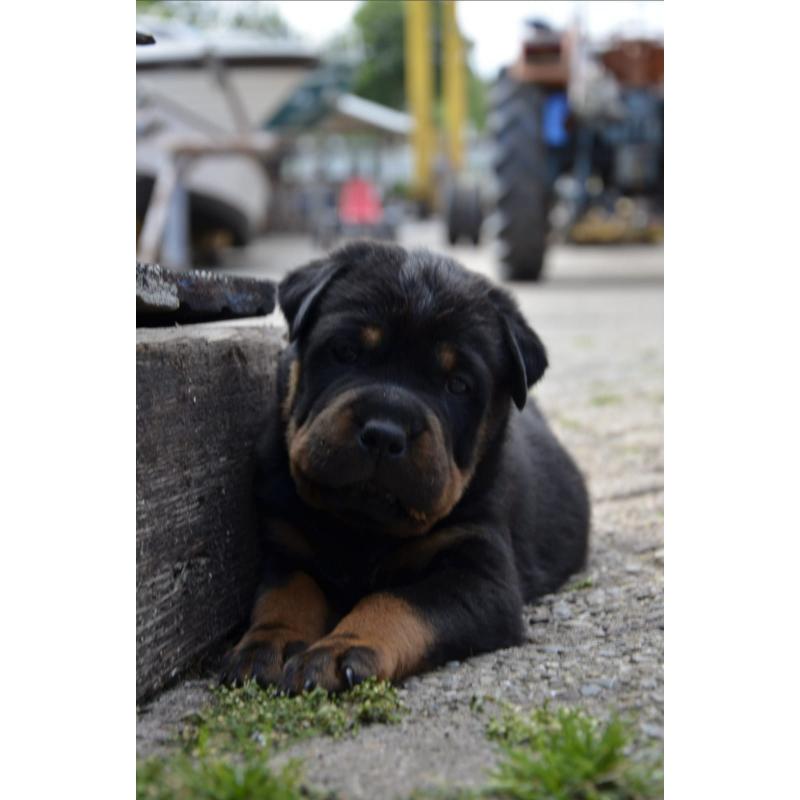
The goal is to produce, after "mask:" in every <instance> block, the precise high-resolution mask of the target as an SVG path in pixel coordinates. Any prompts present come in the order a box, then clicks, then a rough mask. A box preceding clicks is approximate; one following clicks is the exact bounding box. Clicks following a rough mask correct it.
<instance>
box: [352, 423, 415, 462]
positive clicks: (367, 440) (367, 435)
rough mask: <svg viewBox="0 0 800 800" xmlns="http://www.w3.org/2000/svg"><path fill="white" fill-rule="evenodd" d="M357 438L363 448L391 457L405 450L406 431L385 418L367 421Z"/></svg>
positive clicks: (399, 454)
mask: <svg viewBox="0 0 800 800" xmlns="http://www.w3.org/2000/svg"><path fill="white" fill-rule="evenodd" d="M358 440H359V442H361V446H362V447H363V448H364V449H365V450H370V451H372V452H374V453H379V454H381V455H388V456H391V457H392V458H397V457H398V456H402V455H403V453H405V451H406V432H405V431H404V430H403V429H402V428H401V427H400V426H399V425H398V424H397V423H395V422H390V421H389V420H385V419H371V420H370V421H369V422H367V423H366V424H365V425H364V427H363V428H362V429H361V433H360V434H359V436H358Z"/></svg>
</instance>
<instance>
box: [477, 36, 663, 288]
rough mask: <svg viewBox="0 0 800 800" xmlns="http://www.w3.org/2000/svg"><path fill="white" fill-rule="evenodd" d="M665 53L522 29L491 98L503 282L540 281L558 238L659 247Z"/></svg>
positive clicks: (658, 46)
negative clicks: (516, 53)
mask: <svg viewBox="0 0 800 800" xmlns="http://www.w3.org/2000/svg"><path fill="white" fill-rule="evenodd" d="M663 75H664V47H663V43H662V42H660V41H654V40H648V39H615V40H614V41H612V42H611V44H610V45H608V46H606V47H603V48H597V49H594V48H592V47H591V45H590V44H589V43H588V41H586V40H584V39H583V38H582V37H581V36H580V35H579V34H578V33H577V32H576V31H570V32H567V33H561V32H558V31H555V30H553V29H552V28H551V27H550V26H549V25H548V24H547V23H544V22H542V21H539V20H535V21H531V22H529V23H528V24H527V28H526V38H525V42H524V45H523V49H522V53H521V54H520V57H519V58H518V59H517V61H516V62H515V63H514V64H513V65H512V66H511V67H509V68H506V69H503V70H502V72H501V74H500V76H499V78H498V80H497V83H496V84H495V86H494V87H493V90H492V98H491V100H492V114H491V128H492V135H493V139H494V146H495V162H494V168H495V174H496V177H497V184H498V185H497V192H498V195H497V213H498V218H499V220H498V221H499V230H498V236H499V238H500V241H501V243H502V247H503V251H502V260H503V267H504V271H505V277H506V278H508V279H511V280H530V281H536V280H539V279H540V278H541V276H542V268H543V265H544V257H545V252H546V249H547V243H548V240H549V239H550V234H551V231H553V230H554V229H555V230H557V231H560V232H561V233H562V234H563V235H565V236H567V237H568V238H570V239H571V240H573V241H576V242H622V241H653V240H654V239H659V238H660V237H661V234H662V231H663V228H662V223H661V219H662V217H663V183H664V124H663V121H664V100H663Z"/></svg>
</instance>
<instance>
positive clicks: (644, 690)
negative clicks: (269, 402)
mask: <svg viewBox="0 0 800 800" xmlns="http://www.w3.org/2000/svg"><path fill="white" fill-rule="evenodd" d="M440 237H441V234H440V233H439V231H437V229H436V228H435V227H434V226H433V225H416V226H413V227H411V228H410V229H409V230H408V231H407V233H406V235H405V237H404V243H405V244H418V245H424V246H428V247H431V248H432V249H438V250H442V251H445V252H450V253H451V254H452V255H454V256H455V257H456V258H457V259H459V260H460V261H462V263H464V264H465V265H466V266H468V267H470V268H472V269H476V270H478V271H481V272H484V273H485V274H488V275H492V274H493V272H494V259H493V253H492V250H491V248H490V247H489V246H484V247H481V248H470V247H458V248H449V247H446V246H443V245H442V244H441V240H440ZM264 253H265V256H264V260H263V261H262V263H264V264H265V265H266V269H265V271H264V272H262V273H261V274H265V275H267V274H268V275H270V276H271V277H278V276H279V275H280V273H281V272H282V271H285V269H286V268H288V267H291V266H296V265H297V264H299V263H302V261H303V260H305V259H306V258H307V257H309V256H311V255H313V251H312V250H311V248H310V247H309V245H307V244H305V243H301V242H300V243H298V240H295V244H294V245H293V244H292V238H291V237H286V238H284V239H282V240H280V241H279V242H277V243H276V244H275V246H274V247H273V248H272V249H271V250H265V251H264ZM268 253H272V254H273V255H274V256H275V258H274V260H271V261H270V260H269V259H268V258H267V256H266V254H268ZM275 254H277V255H275ZM256 259H257V260H258V259H259V255H258V253H256ZM237 271H240V272H244V273H246V274H251V275H252V274H257V273H258V272H259V270H257V269H255V268H253V267H252V266H250V267H247V266H243V265H242V262H240V264H239V267H238V269H237ZM662 278H663V250H661V249H660V248H652V247H623V248H614V247H604V248H574V247H558V248H555V249H554V251H553V253H552V254H551V257H550V262H549V265H548V280H547V281H546V282H544V283H542V284H541V285H523V284H509V286H510V288H511V289H512V290H513V291H514V293H515V294H516V296H517V298H518V300H519V302H520V304H521V307H522V309H523V311H524V313H525V314H526V316H527V317H528V319H529V321H530V322H531V323H532V325H533V326H534V328H535V329H536V330H537V331H538V333H539V334H540V336H541V337H542V339H543V341H544V342H545V344H546V346H547V349H548V353H549V356H550V363H551V368H550V369H549V370H548V372H547V373H546V375H545V377H544V379H543V380H542V383H541V385H540V386H538V387H536V389H535V390H534V396H535V397H536V398H537V400H538V401H539V403H540V404H541V406H542V407H543V409H544V411H545V412H546V413H547V415H548V416H549V418H550V420H551V422H552V424H553V427H554V428H555V430H556V431H557V433H558V434H559V436H560V437H561V439H562V440H563V441H564V443H565V444H566V445H567V447H568V448H569V449H570V451H571V452H572V453H573V455H574V456H575V458H576V460H577V462H578V464H579V465H580V467H581V468H582V470H583V471H584V473H585V474H586V476H587V478H588V481H589V485H590V490H591V495H592V499H593V527H592V541H591V552H590V557H589V561H588V564H587V567H586V570H585V571H584V572H583V573H582V574H580V575H578V576H576V577H575V578H573V579H572V580H571V581H570V582H569V584H568V585H567V587H565V588H564V589H563V590H562V591H561V592H559V593H557V594H555V595H552V596H549V597H546V598H544V599H543V600H542V601H541V602H539V603H538V604H537V605H535V606H532V607H528V608H527V609H526V613H525V618H526V620H527V631H528V634H527V641H526V643H525V644H524V645H523V646H522V647H518V648H511V649H508V650H503V651H499V652H496V653H491V654H488V655H483V656H480V657H477V658H473V659H470V660H468V661H465V662H463V663H451V664H449V665H447V666H446V667H444V668H442V669H440V670H438V671H436V672H433V673H430V674H428V675H424V676H420V677H416V678H412V679H411V680H409V681H408V682H407V683H406V684H405V686H404V687H403V689H402V697H403V700H404V702H405V704H406V705H407V706H408V707H409V709H410V711H411V713H410V714H408V715H407V716H406V717H405V719H404V721H403V722H402V723H401V724H400V725H398V726H392V727H384V726H376V727H372V728H367V729H365V730H363V731H362V732H361V733H360V734H359V735H358V736H357V737H355V738H351V739H344V740H340V741H331V740H324V739H318V740H311V741H308V742H305V743H302V744H299V745H296V746H295V747H293V748H291V749H290V750H288V751H287V752H286V753H283V754H281V755H280V756H277V757H276V764H277V763H281V762H283V761H285V759H287V758H289V757H298V758H301V759H303V761H304V762H305V774H306V776H307V778H308V779H309V781H310V782H311V783H313V784H316V785H318V786H320V787H322V788H325V789H328V790H334V791H336V792H338V793H339V794H340V795H341V796H342V797H347V798H384V797H385V798H392V797H396V796H397V797H404V796H406V795H407V794H408V792H409V791H411V790H412V789H415V788H434V787H437V786H441V785H444V784H447V785H451V786H452V785H478V784H480V783H481V781H482V780H483V778H484V777H485V772H486V770H487V769H488V768H490V767H491V766H492V764H493V759H494V757H495V756H494V750H493V747H492V745H490V744H489V743H488V742H487V740H486V738H485V736H484V729H485V724H486V717H487V714H489V713H491V710H490V706H491V703H489V704H488V705H487V706H486V710H485V711H484V712H483V714H477V713H475V711H474V709H473V707H472V705H473V697H482V696H490V697H493V698H497V699H498V700H505V701H509V702H511V703H514V704H516V705H519V706H522V707H533V706H538V705H541V704H542V703H544V702H545V701H549V702H550V703H551V704H567V705H575V706H580V707H581V708H584V709H585V710H587V711H589V712H590V713H593V714H596V715H599V716H607V715H609V714H611V713H619V714H623V715H628V716H630V717H632V718H633V719H634V720H636V726H637V731H638V735H639V738H640V742H641V743H642V744H656V745H658V744H660V740H661V739H662V738H663V670H662V661H663V620H664V614H663V531H662V529H663V280H662ZM202 685H203V684H202V682H196V681H190V682H187V683H185V684H184V685H182V686H180V687H178V688H176V689H175V690H173V691H172V692H168V693H166V694H165V695H164V696H162V698H161V699H160V700H159V701H157V702H156V703H155V704H154V706H153V707H152V709H151V710H150V711H149V712H148V713H145V714H143V715H141V717H140V722H139V736H138V744H139V750H140V752H142V753H146V752H151V751H152V749H153V748H154V747H156V746H157V745H158V742H159V740H160V739H162V738H163V737H164V736H165V735H168V734H169V732H170V730H172V728H173V727H174V724H175V723H176V722H177V721H178V720H179V719H180V717H181V716H182V715H183V714H185V713H186V712H187V711H188V710H191V709H192V708H194V707H196V706H197V703H198V702H201V701H202V698H203V696H204V692H203V689H202Z"/></svg>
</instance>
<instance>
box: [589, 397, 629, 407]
mask: <svg viewBox="0 0 800 800" xmlns="http://www.w3.org/2000/svg"><path fill="white" fill-rule="evenodd" d="M591 402H592V405H593V406H614V405H619V404H620V403H621V402H622V398H621V397H620V396H619V395H618V394H596V395H595V396H594V397H592V400H591Z"/></svg>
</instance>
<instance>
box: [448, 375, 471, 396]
mask: <svg viewBox="0 0 800 800" xmlns="http://www.w3.org/2000/svg"><path fill="white" fill-rule="evenodd" d="M447 391H448V392H450V394H466V393H467V392H468V391H469V384H468V383H467V382H466V381H465V380H464V379H463V378H459V377H458V376H457V375H454V376H453V377H452V378H450V379H449V380H448V381H447Z"/></svg>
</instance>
